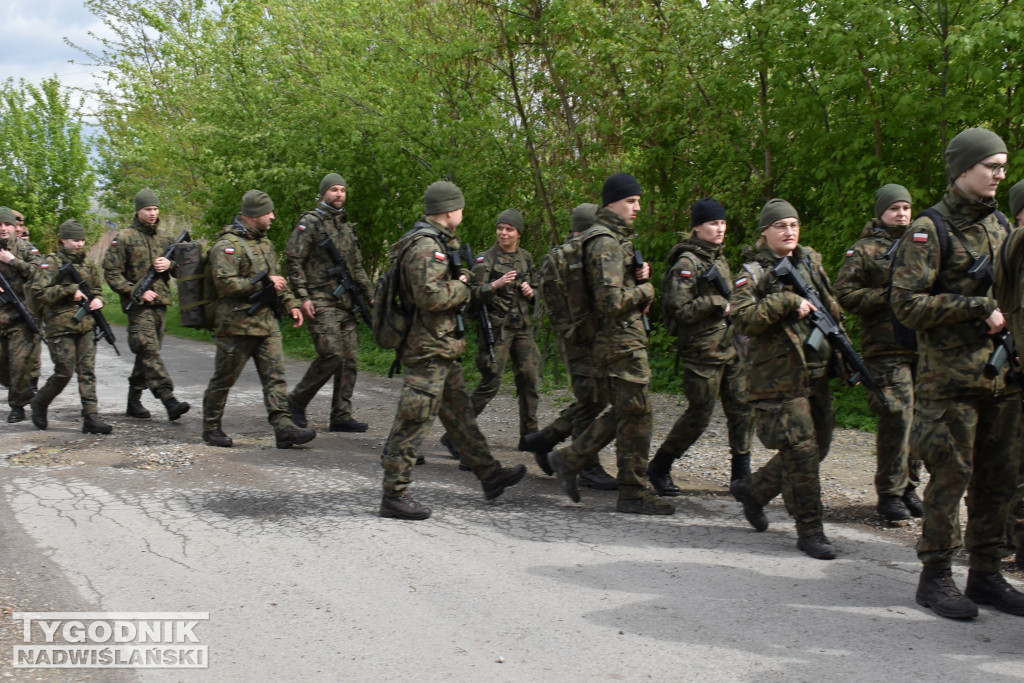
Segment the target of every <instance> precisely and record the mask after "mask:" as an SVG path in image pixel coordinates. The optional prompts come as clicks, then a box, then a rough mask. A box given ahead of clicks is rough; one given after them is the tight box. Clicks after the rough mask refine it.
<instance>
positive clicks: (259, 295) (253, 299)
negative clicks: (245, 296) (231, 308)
mask: <svg viewBox="0 0 1024 683" xmlns="http://www.w3.org/2000/svg"><path fill="white" fill-rule="evenodd" d="M249 284H250V285H259V286H260V288H259V289H258V290H256V291H255V292H253V293H252V294H250V295H249V302H250V303H251V304H252V305H251V306H249V310H248V311H246V313H248V314H249V315H256V314H257V313H259V312H260V311H262V310H263V309H264V308H270V310H271V312H273V314H274V317H275V318H277V319H278V320H280V319H281V318H283V317H284V313H285V311H284V304H283V303H281V297H279V296H278V295H277V290H276V289H275V288H274V281H273V280H271V279H270V271H269V270H261V271H260V272H258V273H256V275H254V276H253V277H252V279H250V280H249Z"/></svg>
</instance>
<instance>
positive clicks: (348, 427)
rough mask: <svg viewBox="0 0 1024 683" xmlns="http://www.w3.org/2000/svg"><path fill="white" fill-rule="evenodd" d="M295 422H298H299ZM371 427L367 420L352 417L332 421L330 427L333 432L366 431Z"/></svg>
mask: <svg viewBox="0 0 1024 683" xmlns="http://www.w3.org/2000/svg"><path fill="white" fill-rule="evenodd" d="M295 424H298V422H296V423H295ZM369 428H370V425H368V424H366V423H365V422H360V421H359V420H353V419H352V418H351V417H350V418H348V419H347V420H342V421H341V422H332V423H331V426H330V428H329V429H330V430H331V431H332V432H365V431H366V430H367V429H369Z"/></svg>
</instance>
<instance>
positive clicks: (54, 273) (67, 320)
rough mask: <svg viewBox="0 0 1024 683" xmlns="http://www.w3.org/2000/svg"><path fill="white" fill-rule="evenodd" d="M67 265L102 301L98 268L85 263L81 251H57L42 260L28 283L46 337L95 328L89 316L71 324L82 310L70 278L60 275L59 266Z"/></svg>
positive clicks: (88, 261)
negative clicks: (30, 283)
mask: <svg viewBox="0 0 1024 683" xmlns="http://www.w3.org/2000/svg"><path fill="white" fill-rule="evenodd" d="M69 262H70V263H73V264H74V265H75V270H77V271H78V274H79V275H81V276H82V279H83V280H85V282H86V284H88V285H89V289H90V290H92V293H93V294H95V295H96V298H97V299H99V300H100V301H104V299H103V277H102V275H101V274H100V267H99V264H97V263H93V262H92V261H90V260H89V259H87V258H86V257H85V252H84V251H78V252H70V251H66V250H65V249H63V248H60V249H58V250H57V252H56V253H53V254H50V255H49V256H47V257H46V258H44V259H42V262H41V263H40V265H39V270H38V271H37V272H36V275H35V277H34V278H33V279H32V298H33V299H34V300H35V302H36V303H37V305H38V306H39V308H40V310H41V317H42V320H41V321H40V322H41V323H42V324H43V332H44V333H45V334H46V336H47V337H59V336H62V335H66V334H82V333H83V332H88V331H89V330H91V329H92V328H93V327H94V325H95V321H94V320H93V318H92V316H91V315H85V316H84V317H83V318H82V319H81V320H80V321H79V320H75V314H76V313H77V312H78V310H79V309H80V308H81V306H82V302H80V301H75V299H74V297H75V292H77V291H78V285H76V284H75V283H74V282H72V281H71V278H70V277H67V276H65V275H61V273H60V268H61V266H63V265H64V264H65V263H69Z"/></svg>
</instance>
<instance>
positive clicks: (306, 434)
mask: <svg viewBox="0 0 1024 683" xmlns="http://www.w3.org/2000/svg"><path fill="white" fill-rule="evenodd" d="M274 438H276V439H277V447H278V448H291V447H292V446H301V445H302V444H304V443H309V442H310V441H312V440H313V439H315V438H316V432H314V431H313V430H312V429H299V428H298V427H295V426H292V427H285V428H284V429H279V430H278V431H277V432H276V433H275V434H274Z"/></svg>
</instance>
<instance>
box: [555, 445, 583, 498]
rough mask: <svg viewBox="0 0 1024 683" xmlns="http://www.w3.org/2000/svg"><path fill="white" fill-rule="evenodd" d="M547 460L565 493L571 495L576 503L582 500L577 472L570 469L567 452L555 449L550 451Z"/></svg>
mask: <svg viewBox="0 0 1024 683" xmlns="http://www.w3.org/2000/svg"><path fill="white" fill-rule="evenodd" d="M547 460H548V463H550V464H551V470H552V471H553V472H554V473H555V476H556V477H557V478H558V483H559V484H561V485H562V490H563V491H565V495H567V496H569V499H570V500H571V501H572V502H574V503H578V502H580V487H579V483H578V482H577V480H576V473H575V472H570V471H569V463H567V462H566V460H565V454H563V453H562V451H560V450H558V449H555V450H553V451H551V452H550V453H548V457H547Z"/></svg>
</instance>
